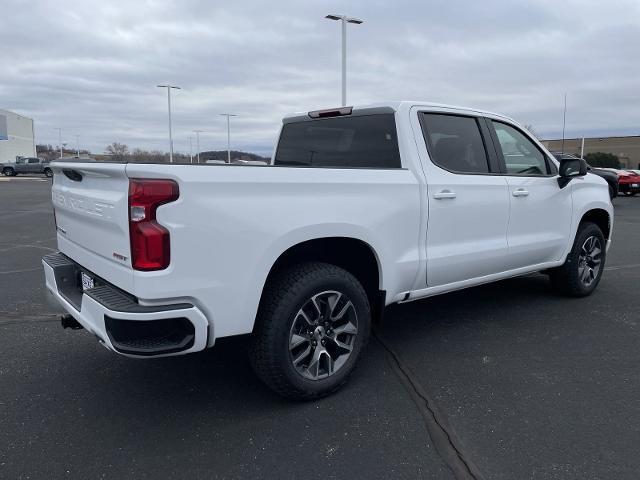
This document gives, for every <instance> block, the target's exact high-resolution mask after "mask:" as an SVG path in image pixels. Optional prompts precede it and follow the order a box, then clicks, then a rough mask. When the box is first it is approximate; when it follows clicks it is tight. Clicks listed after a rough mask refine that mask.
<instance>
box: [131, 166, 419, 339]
mask: <svg viewBox="0 0 640 480" xmlns="http://www.w3.org/2000/svg"><path fill="white" fill-rule="evenodd" d="M127 175H128V176H129V177H131V178H136V177H143V178H170V179H174V180H176V181H177V182H178V183H179V186H180V199H179V200H178V201H177V202H174V203H171V204H167V205H163V206H161V207H160V208H159V209H158V211H157V219H158V221H159V222H160V223H161V224H163V225H165V226H166V227H167V228H168V229H169V230H170V232H171V265H170V266H169V268H168V269H166V270H162V271H158V272H137V271H136V272H134V273H133V288H132V290H131V293H133V294H134V295H136V296H137V297H139V298H140V299H141V301H142V302H144V303H146V304H153V303H154V301H157V300H161V301H166V299H188V300H189V301H191V302H192V303H194V304H195V305H197V306H198V307H199V308H200V309H201V310H202V311H203V312H204V314H205V316H207V318H209V321H210V323H211V324H212V326H213V330H214V331H213V332H212V333H213V335H212V339H213V337H222V336H228V335H236V334H242V333H248V332H250V331H251V330H252V329H253V324H254V320H255V314H256V311H257V307H258V303H259V300H260V296H261V293H262V288H263V285H264V282H265V280H266V278H267V275H268V273H269V270H270V269H271V267H272V265H273V264H274V263H275V261H276V260H277V258H278V257H279V256H280V255H281V254H282V253H283V252H284V251H286V250H287V249H288V248H290V247H292V246H294V245H296V244H298V243H300V242H304V241H307V240H311V239H316V238H324V237H351V238H355V239H359V240H362V241H363V242H365V243H366V244H368V245H369V246H371V248H372V249H373V251H374V252H375V254H376V256H377V260H378V264H379V268H380V270H381V272H382V275H381V282H380V283H381V284H380V288H381V289H384V290H387V292H388V293H389V295H388V297H389V298H392V297H394V296H395V295H396V294H397V293H398V292H400V291H406V290H409V289H411V288H412V283H413V279H414V278H415V274H416V271H417V266H418V262H419V257H420V252H419V247H418V245H419V243H418V236H419V230H420V213H419V212H420V188H419V183H418V179H417V178H416V175H414V173H413V172H412V171H410V170H408V169H394V170H365V169H328V168H326V169H325V168H289V167H247V166H224V165H220V166H205V165H202V166H191V165H172V166H166V165H141V164H129V165H127Z"/></svg>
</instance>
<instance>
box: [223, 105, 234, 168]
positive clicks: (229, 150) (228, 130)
mask: <svg viewBox="0 0 640 480" xmlns="http://www.w3.org/2000/svg"><path fill="white" fill-rule="evenodd" d="M220 115H222V116H223V117H227V163H231V126H230V124H229V118H230V117H237V115H234V114H233V113H221V114H220Z"/></svg>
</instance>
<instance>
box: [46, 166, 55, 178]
mask: <svg viewBox="0 0 640 480" xmlns="http://www.w3.org/2000/svg"><path fill="white" fill-rule="evenodd" d="M44 175H45V177H47V178H51V177H53V171H52V170H51V169H50V168H45V169H44Z"/></svg>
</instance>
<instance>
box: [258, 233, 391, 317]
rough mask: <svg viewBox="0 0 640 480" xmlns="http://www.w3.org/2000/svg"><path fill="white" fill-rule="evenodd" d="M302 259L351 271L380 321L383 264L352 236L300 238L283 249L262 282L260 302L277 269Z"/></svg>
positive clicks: (367, 247)
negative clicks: (299, 240)
mask: <svg viewBox="0 0 640 480" xmlns="http://www.w3.org/2000/svg"><path fill="white" fill-rule="evenodd" d="M305 262H324V263H329V264H332V265H336V266H338V267H340V268H343V269H345V270H346V271H348V272H349V273H351V274H352V275H353V276H354V277H356V278H357V279H358V281H359V282H360V283H361V284H362V286H363V287H364V289H365V291H366V292H367V296H368V297H369V303H370V305H371V310H372V320H373V321H374V323H375V322H380V321H381V319H382V312H383V310H384V306H385V300H386V292H385V291H384V290H383V289H382V267H381V262H380V259H379V257H378V255H377V253H376V251H375V249H374V248H373V247H372V246H371V245H370V244H369V243H367V242H365V241H363V240H360V239H358V238H354V237H341V236H332V237H321V238H314V239H310V240H305V241H301V242H299V243H296V244H295V245H292V246H290V247H289V248H287V249H286V250H285V251H283V252H282V253H281V254H280V255H279V256H278V258H277V259H276V260H275V262H273V264H272V266H271V268H270V270H269V273H268V274H267V277H266V280H265V282H264V284H263V286H262V292H261V294H260V303H262V298H263V295H264V293H265V290H266V287H267V285H268V284H269V282H270V281H271V279H273V277H274V276H275V275H276V274H278V273H279V272H281V271H283V270H285V269H287V268H288V267H290V266H293V265H296V264H300V263H305Z"/></svg>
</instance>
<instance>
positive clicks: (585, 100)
mask: <svg viewBox="0 0 640 480" xmlns="http://www.w3.org/2000/svg"><path fill="white" fill-rule="evenodd" d="M328 13H345V14H348V15H352V16H357V17H360V18H362V19H364V20H365V23H364V24H363V25H359V26H350V27H349V32H348V51H349V55H348V57H349V60H348V65H349V68H348V70H349V72H348V103H349V104H363V103H370V102H377V101H381V100H406V99H412V100H413V99H416V100H431V101H437V102H442V103H450V104H455V105H464V106H474V107H479V108H484V109H488V110H492V111H496V112H500V113H505V114H507V115H510V116H512V117H514V118H516V119H517V120H519V121H520V122H522V123H525V124H532V125H533V126H534V127H535V129H536V131H537V132H538V133H540V134H541V135H542V136H545V137H558V136H559V135H560V134H561V131H562V104H563V95H564V92H567V94H568V113H567V136H580V135H605V134H635V135H638V134H640V54H639V52H640V2H638V1H637V0H620V1H606V2H605V1H601V0H600V1H576V0H568V1H567V0H563V1H557V0H556V1H552V0H542V1H517V2H514V1H507V0H505V1H494V0H482V1H477V0H476V1H465V2H463V1H452V0H442V1H440V0H438V1H433V0H425V1H412V2H410V1H399V0H395V1H391V0H386V1H378V0H366V1H365V0H360V1H352V2H335V1H326V2H322V1H314V2H311V1H302V0H298V1H270V2H267V1H259V0H252V1H242V0H238V1H235V2H233V1H225V2H222V1H206V0H179V1H164V0H147V1H137V0H136V1H134V0H128V1H100V2H98V1H90V0H77V1H71V0H57V1H37V0H36V1H33V0H28V1H24V0H2V15H1V16H0V65H2V67H1V68H0V108H7V109H10V110H14V111H16V112H18V113H22V114H25V115H28V116H30V117H33V118H34V120H35V124H36V140H37V141H38V142H39V143H52V144H56V143H57V135H58V134H57V132H56V131H55V130H54V128H55V127H61V128H62V129H63V141H66V142H69V143H70V144H75V137H74V135H76V134H77V135H80V138H81V146H82V147H83V148H90V149H91V150H92V151H94V152H96V153H101V152H102V151H103V150H104V148H105V146H106V145H107V144H109V143H111V142H113V141H119V142H123V143H126V144H128V145H129V146H130V147H131V148H134V147H141V148H149V149H160V150H168V141H167V105H166V93H165V91H163V90H161V89H158V88H156V84H158V83H167V82H169V83H172V84H175V85H179V86H181V87H182V90H181V91H179V92H177V93H175V94H174V95H173V112H174V115H173V124H174V143H175V148H176V150H178V151H182V152H188V149H189V143H188V136H189V135H194V134H193V133H191V131H192V130H194V129H202V130H206V131H207V133H204V134H202V137H201V148H202V149H203V150H204V149H224V148H226V124H225V120H224V118H223V117H220V116H219V115H218V114H219V113H221V112H233V113H236V114H238V115H239V116H238V117H237V118H235V119H232V125H233V126H232V148H237V149H243V150H248V151H253V152H257V153H263V154H267V153H270V151H271V148H272V146H273V144H274V141H275V136H276V134H277V130H278V127H279V124H280V118H281V117H282V116H283V115H284V114H285V113H287V112H291V111H301V110H312V109H317V108H323V107H331V106H336V105H338V104H339V102H340V30H339V24H338V22H332V21H329V20H324V19H323V17H324V15H326V14H328ZM194 145H195V142H194Z"/></svg>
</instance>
